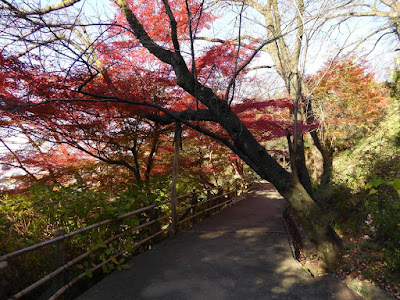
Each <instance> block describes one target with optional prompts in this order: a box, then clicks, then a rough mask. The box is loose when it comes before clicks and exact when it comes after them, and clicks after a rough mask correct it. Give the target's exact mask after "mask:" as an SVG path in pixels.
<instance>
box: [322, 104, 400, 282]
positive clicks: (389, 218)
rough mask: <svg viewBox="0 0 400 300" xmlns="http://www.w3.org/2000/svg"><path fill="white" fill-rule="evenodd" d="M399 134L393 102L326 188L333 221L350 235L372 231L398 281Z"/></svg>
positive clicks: (340, 162)
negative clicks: (376, 125) (383, 116)
mask: <svg viewBox="0 0 400 300" xmlns="http://www.w3.org/2000/svg"><path fill="white" fill-rule="evenodd" d="M399 133H400V109H399V103H398V101H397V102H396V101H393V102H392V103H391V105H390V107H389V109H388V110H387V112H386V116H385V118H384V119H383V120H382V121H381V123H380V124H379V126H378V127H377V128H375V130H373V131H371V132H370V133H369V134H368V135H366V136H365V137H364V138H362V139H360V140H358V142H357V143H356V145H355V146H354V147H353V148H351V149H347V150H346V151H344V152H342V153H340V154H339V155H338V157H337V158H336V159H335V160H334V176H333V183H332V185H331V186H330V187H328V188H327V189H328V190H329V193H330V196H332V200H331V202H330V206H329V208H330V209H331V214H332V220H333V223H334V224H335V225H336V227H337V228H339V229H340V230H341V231H342V232H347V234H348V235H349V236H359V237H361V238H362V237H363V236H364V235H368V236H369V238H370V240H369V241H368V244H369V245H372V246H373V248H374V249H373V251H377V252H379V253H380V254H381V255H382V260H383V264H384V266H385V270H386V274H390V276H394V278H395V280H398V279H399V276H400V273H399V270H400V255H399V254H400V253H399V250H398V249H399V245H400V148H399V147H398V136H399ZM319 193H321V191H319ZM325 193H326V192H325ZM372 246H371V247H372ZM366 252H367V253H370V251H369V250H366ZM370 260H374V258H371V257H365V258H364V259H363V261H370ZM366 272H367V271H366ZM367 273H368V272H367ZM367 273H366V275H367V276H368V274H367ZM396 276H397V277H396Z"/></svg>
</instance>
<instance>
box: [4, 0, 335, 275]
mask: <svg viewBox="0 0 400 300" xmlns="http://www.w3.org/2000/svg"><path fill="white" fill-rule="evenodd" d="M79 2H80V1H79V0H69V1H63V2H62V3H60V4H57V5H54V6H49V7H45V8H40V7H37V8H35V9H29V7H23V6H18V5H17V4H9V3H6V2H2V3H3V6H2V10H3V12H4V15H5V16H6V17H7V18H8V19H10V20H15V22H16V23H21V24H24V26H25V27H23V28H24V30H25V32H24V35H23V36H24V38H23V39H24V40H26V37H27V36H29V37H32V40H31V42H32V43H33V46H32V47H33V48H28V49H27V50H26V51H25V52H23V53H24V54H26V53H33V52H34V50H35V49H36V48H40V47H42V46H49V47H50V46H51V48H50V49H51V50H57V53H60V52H61V51H60V50H59V49H58V48H57V47H58V46H60V45H61V46H64V45H66V50H65V51H66V52H65V53H68V56H69V55H70V52H71V48H73V47H75V46H76V44H74V43H76V41H77V40H73V39H72V38H71V36H73V35H74V36H75V37H76V36H79V33H81V35H82V33H83V34H84V33H85V29H86V27H88V26H89V25H85V26H84V25H83V24H82V22H81V21H79V20H77V19H75V20H74V22H72V23H71V22H70V20H68V19H67V16H68V17H69V15H65V13H66V12H67V11H72V12H73V11H74V10H73V8H74V7H73V6H74V5H75V4H79ZM114 3H115V5H116V7H117V8H118V13H117V15H116V17H115V18H114V20H112V22H111V23H108V24H103V25H104V26H103V28H104V29H105V32H107V34H103V35H100V36H98V39H97V40H96V42H93V43H91V44H90V45H89V46H87V47H86V48H85V49H82V48H81V47H80V48H81V50H83V51H81V52H80V53H78V55H77V56H75V59H74V60H73V62H72V66H70V67H68V68H66V69H63V68H62V70H61V72H58V73H57V72H51V70H52V69H53V68H54V65H50V66H49V65H48V61H46V60H45V57H43V58H42V57H40V56H39V57H37V58H36V62H37V63H36V65H33V66H29V65H28V64H27V65H26V66H23V67H22V66H21V68H19V67H18V68H17V69H20V72H21V76H26V77H25V78H28V77H29V80H20V81H19V80H17V81H15V82H14V83H9V82H8V81H9V80H11V81H12V78H9V77H7V78H6V80H5V82H8V83H9V87H12V91H13V92H9V90H7V91H6V92H5V93H3V95H2V103H1V106H2V110H3V111H5V112H6V113H7V114H8V116H9V118H11V119H12V120H16V119H21V120H23V121H24V122H25V123H27V124H29V126H31V128H32V132H33V131H34V130H33V128H34V129H35V130H37V131H39V130H40V131H44V132H47V134H48V137H50V138H51V141H53V142H54V143H56V144H57V143H66V144H68V145H71V146H74V147H75V148H77V149H79V150H81V151H84V152H85V153H87V154H89V155H92V156H95V157H96V158H98V159H101V160H103V161H106V162H108V163H111V164H121V165H123V166H125V167H128V168H130V169H131V170H132V172H134V173H135V170H138V168H137V167H136V166H135V161H134V160H133V163H131V164H129V162H130V161H128V159H125V158H124V159H120V157H121V156H122V157H124V154H123V151H122V150H123V149H124V150H127V148H129V150H131V147H128V146H127V144H124V143H123V141H126V142H127V143H132V142H133V143H135V141H136V140H135V138H137V136H135V135H136V134H137V130H139V129H140V130H142V129H143V131H144V132H146V133H147V132H149V130H150V132H152V129H151V128H155V127H156V126H161V125H168V124H172V123H175V122H179V123H182V124H183V125H184V126H186V127H187V128H190V129H191V130H195V131H197V132H199V133H201V134H204V135H206V136H208V137H211V138H212V139H213V140H215V141H217V142H218V143H220V144H222V145H224V146H225V147H227V148H229V149H230V150H231V151H232V152H233V153H235V154H236V155H237V156H238V157H240V159H242V160H243V161H244V162H245V163H246V164H247V165H248V166H249V167H250V168H252V169H253V170H254V171H255V172H256V173H257V174H258V175H259V176H260V177H261V178H263V179H266V180H268V181H270V182H271V183H272V184H273V185H274V186H275V187H276V188H277V190H278V191H279V192H280V193H281V195H282V196H283V197H284V198H285V199H286V200H287V201H288V202H289V204H290V205H291V207H292V208H293V209H294V211H295V212H296V213H297V215H298V216H299V218H300V220H301V222H302V224H303V226H304V228H305V229H306V230H307V233H308V235H309V238H310V240H311V241H312V242H313V243H314V244H315V246H316V247H317V249H318V251H319V252H320V253H321V256H322V258H323V260H324V261H325V263H326V266H327V268H328V269H332V268H334V267H335V266H336V265H337V262H338V258H339V257H340V253H341V246H340V242H339V238H338V236H337V235H336V233H335V232H334V230H333V229H332V227H331V226H330V225H329V223H328V222H327V221H326V220H325V218H324V214H323V212H322V211H321V209H320V208H319V206H318V205H317V204H316V203H315V202H314V200H313V199H312V197H311V196H310V195H309V194H308V193H307V191H306V190H305V189H304V187H303V186H302V184H301V183H300V182H299V180H298V177H297V176H292V174H290V173H289V172H288V171H287V170H285V169H284V168H283V167H281V166H280V165H279V163H278V162H277V161H276V160H275V159H274V158H273V157H272V156H271V155H270V154H269V153H268V152H267V151H266V149H265V148H264V147H263V146H262V145H261V144H260V141H261V140H262V139H263V138H264V139H268V138H271V137H276V136H282V135H283V134H287V133H288V132H289V133H290V132H292V134H293V123H292V122H288V121H287V120H286V121H285V120H281V121H279V119H278V120H277V118H276V117H275V119H272V118H270V116H271V114H268V113H266V111H268V110H269V109H271V108H272V107H278V108H279V107H280V106H281V108H282V107H283V108H284V109H283V110H285V109H286V110H287V109H288V108H290V105H291V104H289V103H290V102H289V103H288V101H285V100H279V101H274V102H271V101H264V102H255V101H249V102H247V103H246V101H247V100H244V101H243V103H242V104H240V103H238V102H237V95H235V93H234V91H235V89H234V88H235V84H236V82H237V80H238V78H239V76H240V75H241V74H243V73H242V71H243V70H245V68H246V66H248V64H249V63H250V62H251V59H252V58H254V56H255V55H257V53H258V52H259V51H260V50H261V49H262V48H263V47H264V46H266V45H268V44H270V43H272V42H273V41H274V40H267V41H265V42H263V43H262V44H261V45H259V47H258V48H257V49H256V50H255V51H254V50H251V49H252V48H254V47H252V48H250V49H246V48H245V49H242V50H241V51H232V50H230V49H234V48H232V47H231V46H230V45H229V44H223V45H222V46H221V47H222V48H215V47H214V48H211V49H205V52H204V53H203V54H202V55H200V56H198V57H197V56H196V55H198V54H197V53H196V51H194V40H195V35H196V34H197V32H198V30H200V29H202V28H204V27H205V26H206V24H207V22H208V21H210V20H212V16H211V15H210V14H207V13H206V12H205V11H204V9H203V8H204V5H203V4H204V2H203V1H175V2H173V3H171V4H170V3H169V2H168V1H167V0H163V1H151V2H149V1H143V2H142V1H125V0H115V1H114ZM55 16H58V17H59V18H60V19H61V20H65V22H66V23H67V24H70V25H65V24H64V23H63V22H58V23H57V22H56V21H54V20H56V18H55ZM67 21H69V22H67ZM94 24H96V23H94ZM94 24H91V26H97V27H102V26H101V24H100V25H99V24H98V23H97V25H94ZM21 28H22V26H21ZM68 31H69V32H70V33H71V35H69V37H68V36H67V35H66V33H67V32H68ZM3 32H4V33H7V32H8V33H9V36H10V37H12V38H15V35H13V34H12V33H10V32H9V31H8V30H6V29H4V31H3ZM49 32H50V33H51V34H50V35H51V37H52V38H51V40H48V38H49ZM4 33H3V34H4ZM34 33H35V35H34ZM90 34H91V33H87V35H90ZM33 37H34V38H35V39H33ZM78 40H79V39H78ZM19 41H20V39H19V38H18V37H17V38H16V39H15V41H14V42H15V44H17V43H18V42H19ZM81 41H82V39H81ZM85 41H88V39H85ZM57 43H59V44H57ZM83 44H85V43H83ZM61 46H60V47H61ZM78 48H79V47H78ZM186 49H189V51H185V50H186ZM91 51H93V52H91ZM218 51H219V53H224V54H226V55H224V56H223V59H219V61H218V60H215V56H214V54H215V53H217V52H218ZM6 61H8V62H10V63H17V61H18V60H17V59H16V58H14V57H12V56H6ZM18 63H19V62H18ZM6 64H7V63H6ZM61 65H62V64H61ZM62 66H63V65H62ZM215 68H217V69H218V70H219V71H218V72H217V73H216V75H218V78H216V79H213V80H216V81H213V84H211V87H209V86H208V85H209V83H210V82H212V81H209V80H210V78H212V77H213V76H212V75H213V74H212V72H211V71H213V70H215ZM4 76H7V75H4ZM215 77H217V76H215ZM221 81H225V83H224V84H223V85H222V86H223V87H224V88H220V89H218V87H221V85H220V84H218V82H221ZM21 85H22V86H21ZM27 91H29V92H28V93H26V92H27ZM235 103H236V104H235ZM246 105H247V107H246ZM253 118H256V119H255V122H254V119H253ZM5 119H7V117H6V118H5ZM116 120H119V122H117V121H116ZM121 120H124V121H121ZM250 121H251V122H250ZM149 122H151V123H149ZM156 124H158V125H156ZM128 125H129V126H128ZM296 125H297V124H296ZM300 125H301V124H299V126H300ZM124 126H125V127H124ZM135 126H136V127H135ZM260 126H263V128H260ZM313 126H315V125H314V124H306V125H304V128H303V129H304V130H307V129H309V128H311V127H313ZM255 127H258V128H257V130H256V128H255ZM261 129H262V130H261ZM299 129H300V130H299V131H301V130H303V129H301V128H299ZM263 131H264V132H263ZM103 132H104V133H106V134H103ZM153 132H155V131H154V130H153ZM253 133H254V134H253ZM114 137H121V139H118V143H117V142H116V139H115V138H114ZM256 137H257V138H258V139H259V140H258V139H257V138H256ZM105 146H107V147H105ZM134 151H135V150H134ZM131 152H132V151H131ZM127 164H129V166H127Z"/></svg>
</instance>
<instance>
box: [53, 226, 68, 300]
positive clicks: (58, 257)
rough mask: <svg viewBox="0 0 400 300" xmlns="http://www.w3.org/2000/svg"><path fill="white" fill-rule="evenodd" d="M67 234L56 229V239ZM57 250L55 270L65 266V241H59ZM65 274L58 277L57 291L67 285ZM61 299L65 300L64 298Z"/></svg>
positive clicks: (62, 230)
mask: <svg viewBox="0 0 400 300" xmlns="http://www.w3.org/2000/svg"><path fill="white" fill-rule="evenodd" d="M64 234H66V232H65V230H64V229H63V228H59V229H56V230H55V232H54V235H55V237H58V236H62V235H64ZM55 246H56V250H55V261H54V264H55V268H59V267H61V266H62V265H64V264H65V259H64V258H65V255H64V239H62V240H59V241H57V242H56V243H55ZM64 278H65V274H64V272H62V273H61V274H60V275H58V276H57V282H56V287H57V289H60V288H62V287H63V286H64V285H65V280H64ZM59 299H63V298H62V296H61V298H59Z"/></svg>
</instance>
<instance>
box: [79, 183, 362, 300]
mask: <svg viewBox="0 0 400 300" xmlns="http://www.w3.org/2000/svg"><path fill="white" fill-rule="evenodd" d="M284 207H285V201H284V200H283V199H282V198H281V197H280V196H279V194H278V193H277V192H276V191H275V190H274V189H273V187H272V185H271V184H268V183H256V184H255V187H254V188H253V190H252V192H250V193H249V194H248V196H247V197H246V198H245V199H243V200H242V201H240V202H238V203H236V204H235V205H233V206H232V207H228V208H226V209H224V210H223V211H222V212H220V213H219V214H217V215H215V216H213V217H211V218H208V219H207V220H205V221H203V222H201V223H199V224H197V225H195V226H194V227H193V228H192V229H191V230H189V231H186V232H182V233H179V234H178V235H177V236H176V237H175V238H173V239H169V240H166V241H164V242H162V243H160V244H159V245H157V246H155V247H154V248H153V249H152V250H150V251H147V252H145V253H143V254H141V255H138V256H136V257H134V258H133V259H132V260H131V261H130V265H131V269H129V270H124V271H120V272H114V273H112V274H111V275H110V276H108V277H106V278H105V279H104V280H103V281H101V282H100V283H98V284H97V285H95V286H94V287H93V288H92V289H90V290H88V291H87V292H85V293H84V294H83V295H81V296H80V297H79V298H78V299H79V300H86V299H93V300H101V299H107V300H108V299H163V300H165V299H171V300H178V299H190V300H197V299H207V300H213V299H218V300H223V299H229V300H232V299H249V300H252V299H318V300H324V299H338V300H339V299H340V300H343V299H362V298H361V297H359V296H357V295H355V294H354V293H353V292H352V291H351V290H349V289H348V288H347V287H346V286H345V285H344V284H342V283H341V282H339V281H337V280H336V279H334V278H332V277H329V276H326V277H322V278H318V279H314V278H312V277H310V276H309V275H308V274H307V273H306V272H305V271H304V270H303V269H302V267H301V265H300V264H299V263H298V262H296V261H295V260H294V259H293V257H292V254H291V250H290V246H289V243H288V238H287V236H286V234H285V231H284V227H283V223H282V218H281V212H282V210H283V208H284Z"/></svg>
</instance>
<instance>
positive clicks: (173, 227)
mask: <svg viewBox="0 0 400 300" xmlns="http://www.w3.org/2000/svg"><path fill="white" fill-rule="evenodd" d="M181 133H182V127H181V123H180V122H177V123H176V125H175V137H174V143H175V152H174V161H173V163H172V188H171V216H172V224H171V231H170V234H171V235H172V236H173V235H175V234H176V231H177V224H178V216H177V214H176V197H177V195H176V183H177V180H178V162H179V148H180V147H181Z"/></svg>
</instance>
